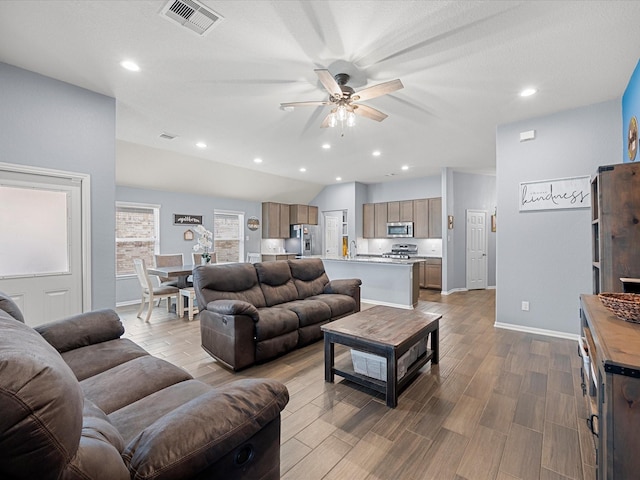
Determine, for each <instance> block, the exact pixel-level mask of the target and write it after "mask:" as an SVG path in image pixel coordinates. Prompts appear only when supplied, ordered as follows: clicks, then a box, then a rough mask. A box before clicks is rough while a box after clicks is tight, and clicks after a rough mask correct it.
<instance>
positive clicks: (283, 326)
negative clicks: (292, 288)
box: [255, 307, 298, 342]
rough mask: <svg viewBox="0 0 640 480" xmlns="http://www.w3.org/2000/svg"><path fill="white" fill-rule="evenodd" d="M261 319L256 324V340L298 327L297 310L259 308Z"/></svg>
mask: <svg viewBox="0 0 640 480" xmlns="http://www.w3.org/2000/svg"><path fill="white" fill-rule="evenodd" d="M258 313H259V314H260V320H259V321H258V322H257V323H256V324H255V325H256V340H257V341H258V342H260V341H262V340H266V339H268V338H274V337H278V336H280V335H283V334H285V333H289V332H294V331H296V330H297V329H298V316H297V315H296V314H295V312H293V311H291V310H287V309H286V308H279V307H265V308H259V309H258Z"/></svg>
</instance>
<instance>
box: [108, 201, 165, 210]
mask: <svg viewBox="0 0 640 480" xmlns="http://www.w3.org/2000/svg"><path fill="white" fill-rule="evenodd" d="M161 206H162V205H159V204H157V203H142V202H121V201H120V200H116V208H117V207H129V208H157V209H158V210H160V207H161Z"/></svg>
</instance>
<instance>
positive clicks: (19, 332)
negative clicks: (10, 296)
mask: <svg viewBox="0 0 640 480" xmlns="http://www.w3.org/2000/svg"><path fill="white" fill-rule="evenodd" d="M0 372H1V374H0V412H1V413H0V445H1V446H2V448H0V478H37V479H50V478H51V479H56V478H58V477H59V476H60V473H61V472H62V471H63V470H64V468H65V467H66V465H67V464H68V463H69V462H70V461H71V459H72V458H73V456H74V455H75V454H76V451H77V449H78V444H79V443H80V433H81V430H82V407H83V398H82V390H81V389H80V385H79V384H78V380H76V377H75V375H74V374H73V372H72V371H71V369H70V368H69V367H68V366H67V364H66V363H65V362H64V360H62V357H61V356H60V354H59V353H58V352H57V351H56V350H55V349H54V348H53V347H52V346H51V345H49V344H48V343H47V342H46V341H45V340H44V339H43V338H42V337H41V336H40V335H39V334H38V333H37V332H36V331H35V330H33V329H32V328H31V327H28V326H27V325H25V324H23V323H20V322H17V321H16V320H15V319H14V318H13V317H11V316H9V315H8V314H7V313H5V312H4V311H2V312H0Z"/></svg>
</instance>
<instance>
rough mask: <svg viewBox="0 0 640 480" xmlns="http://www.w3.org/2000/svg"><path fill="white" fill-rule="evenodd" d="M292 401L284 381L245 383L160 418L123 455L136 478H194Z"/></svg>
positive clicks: (213, 391)
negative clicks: (282, 382)
mask: <svg viewBox="0 0 640 480" xmlns="http://www.w3.org/2000/svg"><path fill="white" fill-rule="evenodd" d="M288 401H289V392H288V391H287V388H286V387H285V386H284V385H283V384H281V383H280V382H277V381H275V380H268V379H247V380H239V381H236V382H233V383H230V384H227V385H225V386H223V387H220V388H217V389H214V390H211V391H210V392H207V393H205V394H203V395H200V396H199V397H197V398H195V399H193V400H191V401H190V402H188V403H186V404H184V405H182V406H181V407H178V408H177V409H175V410H173V411H171V412H169V413H168V414H167V415H165V416H164V417H162V418H160V419H158V420H157V421H156V422H154V423H153V424H151V425H150V426H149V427H147V428H146V429H144V430H143V431H142V432H140V434H138V436H137V437H135V438H134V439H133V440H131V442H130V443H129V445H127V447H126V448H125V450H124V452H123V454H122V456H123V458H124V460H125V462H126V463H127V465H128V466H129V470H130V472H131V474H132V478H133V477H134V476H135V478H154V479H157V480H160V479H184V478H191V477H194V476H195V475H197V474H198V473H199V472H201V471H203V470H205V469H206V468H207V467H209V466H210V465H212V464H214V463H215V462H216V461H217V460H219V459H220V458H222V456H224V455H225V454H227V453H228V452H230V451H232V450H233V449H234V448H235V447H237V446H238V445H241V444H242V443H243V442H245V441H247V440H248V439H249V438H251V437H252V436H253V435H255V434H256V433H257V432H258V431H260V430H261V429H262V428H263V427H264V426H266V425H267V424H268V423H269V422H271V421H273V420H274V419H276V418H278V416H279V415H280V412H281V411H282V409H283V408H284V407H285V405H286V404H287V402H288Z"/></svg>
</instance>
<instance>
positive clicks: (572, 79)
mask: <svg viewBox="0 0 640 480" xmlns="http://www.w3.org/2000/svg"><path fill="white" fill-rule="evenodd" d="M203 3H205V4H206V5H208V6H209V7H210V8H212V9H213V10H214V11H215V12H217V13H219V14H220V15H222V16H223V17H224V20H223V21H222V22H220V23H219V24H218V25H217V26H215V27H214V28H213V30H212V31H211V33H209V34H208V35H206V36H204V37H200V36H198V35H196V34H194V33H192V32H190V31H188V30H186V29H183V28H180V27H179V26H177V25H175V24H173V23H171V22H169V21H167V20H166V19H164V18H162V17H161V15H160V11H161V10H162V7H163V6H164V5H165V4H166V1H113V0H107V1H93V0H92V1H88V0H85V1H64V0H58V1H50V0H42V1H23V0H19V1H10V0H3V1H0V61H2V62H5V63H9V64H12V65H16V66H18V67H22V68H25V69H27V70H31V71H35V72H38V73H41V74H43V75H47V76H50V77H53V78H56V79H60V80H63V81H65V82H69V83H71V84H74V85H78V86H81V87H84V88H87V89H89V90H92V91H95V92H99V93H102V94H105V95H109V96H112V97H115V98H116V100H117V103H116V104H117V127H116V130H117V131H116V135H117V139H118V144H117V145H118V158H117V163H116V170H117V181H118V183H119V184H122V185H132V186H142V187H153V186H157V187H159V188H167V189H170V190H188V191H200V190H205V189H206V190H207V192H206V193H209V194H214V195H219V196H231V197H241V198H247V199H252V200H267V199H279V200H282V201H291V202H295V201H308V200H310V199H311V198H313V196H315V194H317V192H318V191H320V190H321V189H322V188H323V186H324V185H330V184H334V183H336V180H335V178H336V176H340V177H342V181H343V182H352V181H359V182H364V183H376V182H384V181H393V180H398V179H403V178H407V177H408V176H411V177H422V176H427V175H433V174H438V173H439V172H440V169H441V167H452V168H454V169H456V170H460V171H468V172H481V173H493V172H495V128H496V125H499V124H502V123H508V122H512V121H517V120H520V119H525V118H531V117H535V116H539V115H546V114H549V113H552V112H556V111H560V110H564V109H568V108H573V107H577V106H581V105H587V104H591V103H597V102H600V101H605V100H610V99H613V98H618V97H620V96H621V95H622V93H623V91H624V88H625V86H626V84H627V82H628V80H629V77H630V75H631V73H632V71H633V69H634V67H635V65H636V63H637V61H638V58H639V56H640V48H639V47H638V46H639V45H640V28H639V27H638V19H639V18H640V2H635V1H630V2H616V1H602V2H599V1H576V2H567V1H550V2H545V1H528V2H518V1H487V2H483V1H402V0H392V1H381V0H375V1H293V0H288V1H266V0H261V1H249V0H243V1H239V0H232V1H212V0H207V1H205V2H203ZM124 59H132V60H135V61H136V62H138V63H139V65H140V67H141V69H142V70H141V71H140V72H138V73H131V72H128V71H126V70H124V69H122V68H121V67H120V66H119V63H120V61H121V60H124ZM316 68H328V69H329V70H330V71H331V72H332V73H334V74H335V73H341V72H344V73H348V74H350V75H351V76H352V81H350V82H349V85H350V86H352V87H354V88H355V89H356V91H357V90H359V89H362V88H364V87H365V86H371V85H375V84H377V83H381V82H385V81H388V80H393V79H396V78H399V79H401V80H402V82H403V84H404V89H402V90H399V91H397V92H394V93H392V94H390V95H387V96H384V97H380V98H376V99H372V100H369V101H367V102H364V103H365V104H367V105H370V106H372V107H374V108H377V109H379V110H381V111H383V112H385V113H387V114H388V115H389V117H388V118H387V119H386V120H384V121H383V122H380V123H377V122H374V121H372V120H369V119H366V118H362V117H358V123H357V125H356V126H355V127H353V128H350V129H348V130H347V131H346V132H345V134H344V137H340V135H339V129H321V128H319V126H320V123H321V121H322V119H323V118H324V116H325V115H326V114H327V113H328V110H327V109H328V107H320V108H315V107H305V108H296V109H295V110H294V111H292V112H287V111H284V110H282V109H281V108H280V102H296V101H306V100H324V99H326V92H325V90H324V88H323V87H322V85H321V84H320V83H319V81H318V79H317V77H316V75H315V74H314V72H313V70H314V69H316ZM526 86H535V87H536V88H538V89H539V93H538V94H537V95H535V96H533V97H529V98H520V97H519V96H518V92H519V91H520V90H521V89H522V88H524V87H526ZM0 111H1V110H0ZM162 132H168V133H171V134H175V135H178V137H177V138H176V139H174V140H171V141H168V140H163V139H161V138H159V135H160V133H162ZM197 141H204V142H206V143H207V145H208V147H207V148H206V149H204V150H201V149H198V148H197V147H196V146H195V143H196V142H197ZM323 143H330V144H331V146H332V147H331V149H330V150H323V149H322V148H321V145H322V144H323ZM158 150H162V151H163V152H159V151H158ZM373 150H380V151H381V152H382V154H381V155H380V156H379V157H373V156H372V155H371V153H372V151H373ZM160 154H161V155H160ZM159 156H162V157H163V161H162V162H159V161H158V157H159ZM255 157H260V158H262V159H263V160H264V161H263V163H262V164H260V165H256V164H255V163H254V162H253V159H254V158H255ZM220 164H226V165H220ZM402 165H408V166H409V170H408V171H401V166H402ZM173 166H179V167H180V168H172V167H173ZM300 167H306V169H307V171H306V172H304V173H301V172H299V168H300ZM178 170H179V171H180V172H179V173H177V172H178ZM150 171H153V172H154V173H153V175H151V176H150V175H147V174H146V173H145V172H150ZM194 171H195V173H194ZM185 172H186V173H185ZM390 174H393V175H392V176H390ZM274 176H275V177H274ZM238 179H241V181H242V182H243V183H242V184H241V185H239V184H238V183H239V182H238V181H237V180H238ZM203 193H204V191H203Z"/></svg>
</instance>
